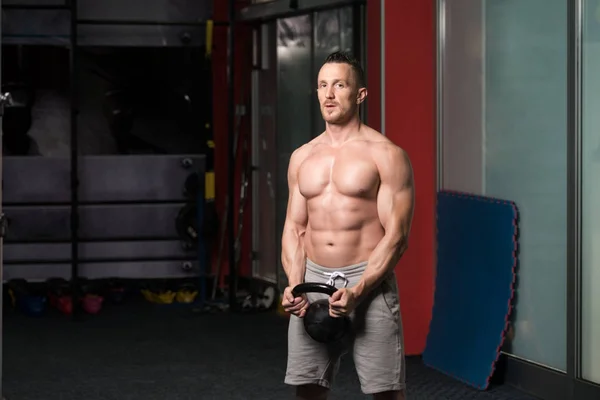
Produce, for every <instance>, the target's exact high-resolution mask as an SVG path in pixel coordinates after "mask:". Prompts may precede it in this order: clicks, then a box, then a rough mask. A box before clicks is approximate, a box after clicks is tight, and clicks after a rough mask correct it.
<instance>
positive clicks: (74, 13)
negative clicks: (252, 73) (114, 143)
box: [2, 0, 237, 316]
mask: <svg viewBox="0 0 600 400" xmlns="http://www.w3.org/2000/svg"><path fill="white" fill-rule="evenodd" d="M65 1H66V3H65V4H40V5H31V4H18V3H17V2H11V3H10V4H4V5H3V6H2V8H3V10H30V11H32V10H38V11H40V10H46V11H52V10H55V11H57V12H64V11H68V12H69V17H70V18H69V29H68V32H69V34H68V42H64V41H62V39H64V35H57V36H56V37H57V38H58V40H59V43H60V44H61V45H67V46H68V47H69V49H70V54H69V64H70V65H69V67H70V79H69V81H70V88H71V94H70V191H71V193H70V228H71V237H70V242H71V243H70V244H71V246H70V252H71V284H72V290H73V295H74V304H73V306H74V310H73V311H74V312H73V314H74V315H75V316H76V315H78V314H79V313H78V312H77V311H78V305H79V302H78V301H76V300H77V299H78V298H79V297H80V282H79V279H80V269H79V259H80V256H79V246H80V232H79V229H80V215H79V206H80V193H79V188H80V182H79V172H80V171H79V155H78V144H79V143H78V137H79V135H78V124H77V119H78V114H79V102H78V79H77V76H78V71H79V62H78V60H79V55H78V53H79V49H80V48H81V47H83V46H86V45H87V44H86V43H83V44H82V43H81V41H80V38H79V36H80V26H115V27H116V26H121V27H126V26H136V27H177V26H188V27H207V26H209V25H210V26H211V28H212V26H213V25H216V26H219V25H220V26H228V27H229V35H228V36H229V38H228V43H227V55H228V57H227V59H228V94H229V96H228V117H229V120H230V121H233V119H234V117H235V116H234V113H235V105H234V100H233V93H234V82H233V79H234V74H233V71H234V54H233V53H234V52H233V46H234V40H233V27H234V24H233V21H234V18H235V0H229V20H228V21H211V20H206V21H160V20H151V19H148V20H142V19H139V20H132V19H118V20H115V19H88V18H85V19H83V18H82V19H79V18H78V16H79V11H80V10H79V3H80V2H79V1H78V0H65ZM59 30H60V29H59ZM181 40H182V42H184V39H181ZM36 42H37V43H39V38H38V39H37V41H36ZM210 44H211V43H209V45H210ZM96 45H98V44H97V43H96ZM107 45H111V46H113V45H114V44H107ZM183 45H186V43H183ZM187 45H190V44H189V43H187ZM209 62H210V61H209ZM228 126H229V129H228V180H227V190H228V192H229V193H233V192H234V170H235V155H234V154H233V137H234V127H233V124H232V123H229V124H228ZM211 130H212V127H211ZM209 147H210V146H209ZM213 158H214V157H208V159H209V160H210V164H209V165H206V171H207V172H212V169H213V165H212V161H213ZM227 212H228V213H229V215H230V216H232V215H233V214H234V207H233V202H232V201H230V202H229V203H228V210H227ZM227 229H228V231H229V232H230V233H231V232H234V230H233V229H234V227H233V218H228V226H227ZM228 242H229V243H228V260H229V265H230V266H234V265H235V261H234V260H235V244H234V235H233V234H229V235H228ZM198 253H199V256H200V254H201V253H202V252H201V251H198ZM202 264H203V263H200V265H202ZM202 273H203V272H202V271H201V274H202ZM236 283H237V271H236V270H235V268H234V267H230V273H229V286H230V290H229V294H230V295H229V303H230V308H231V309H235V308H236V304H237V300H236V291H235V288H236Z"/></svg>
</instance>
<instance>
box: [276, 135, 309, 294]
mask: <svg viewBox="0 0 600 400" xmlns="http://www.w3.org/2000/svg"><path fill="white" fill-rule="evenodd" d="M306 150H307V148H306V147H305V146H303V147H300V148H299V149H297V150H296V151H294V153H293V154H292V156H291V157H290V164H289V167H288V174H287V180H288V190H289V196H288V204H287V212H286V218H285V223H284V226H283V235H282V238H281V263H282V264H283V269H284V271H285V273H286V275H287V278H288V282H289V284H288V286H292V287H293V286H295V285H297V284H299V283H302V282H303V281H304V272H305V268H306V265H305V262H306V253H305V250H304V234H305V232H306V226H307V224H308V212H307V210H306V199H305V198H304V196H302V194H301V193H300V190H299V189H298V169H299V167H300V164H301V163H302V161H304V158H305V157H306Z"/></svg>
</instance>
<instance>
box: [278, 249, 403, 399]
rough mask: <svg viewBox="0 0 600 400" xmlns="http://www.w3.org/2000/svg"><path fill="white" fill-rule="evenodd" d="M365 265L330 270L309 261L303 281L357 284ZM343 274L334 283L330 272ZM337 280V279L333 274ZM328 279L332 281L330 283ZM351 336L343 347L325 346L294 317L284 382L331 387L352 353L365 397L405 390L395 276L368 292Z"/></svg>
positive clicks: (354, 319) (354, 317) (314, 297)
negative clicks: (341, 365) (345, 358)
mask: <svg viewBox="0 0 600 400" xmlns="http://www.w3.org/2000/svg"><path fill="white" fill-rule="evenodd" d="M366 265H367V263H366V262H363V263H360V264H355V265H350V266H348V267H343V268H337V269H331V268H324V267H322V266H320V265H317V264H315V263H313V262H312V261H310V260H307V263H306V274H305V280H304V281H305V282H322V283H329V284H332V283H333V284H334V286H335V287H337V288H341V287H344V284H345V282H346V279H347V287H348V288H350V287H352V286H354V285H356V284H357V283H358V282H359V280H360V278H361V276H362V274H363V272H364V270H365V268H366ZM336 272H337V274H336V275H338V274H339V273H342V274H343V275H344V277H345V279H344V278H341V277H337V278H335V280H334V281H333V282H332V281H331V280H330V278H332V276H331V274H332V273H336ZM333 277H335V275H334V276H333ZM328 281H329V282H328ZM307 297H308V300H309V301H315V300H317V299H322V298H327V297H328V296H327V295H324V294H320V293H307ZM350 319H351V320H352V328H353V329H352V334H351V335H350V337H349V338H348V340H346V341H344V342H343V343H342V344H337V345H325V344H321V343H318V342H316V341H314V340H313V339H312V338H311V337H310V336H308V334H307V333H306V331H305V330H304V325H303V321H302V319H301V318H298V317H296V316H294V315H291V316H290V322H289V328H288V361H287V371H286V375H285V383H286V384H288V385H294V386H298V385H308V384H316V385H320V386H323V387H327V388H330V387H331V385H332V384H333V380H334V377H335V375H336V373H337V371H338V369H339V361H340V357H341V356H342V355H344V354H346V353H347V352H349V351H352V354H353V358H354V365H355V366H356V372H357V374H358V378H359V380H360V385H361V390H362V392H363V393H365V394H373V393H380V392H387V391H396V390H403V389H404V387H405V364H404V349H403V338H402V322H401V318H400V305H399V299H398V286H397V283H396V276H395V274H394V273H391V274H390V275H388V276H387V277H386V278H385V280H384V281H383V282H382V284H381V285H380V286H379V287H378V288H375V289H373V290H372V291H371V293H369V296H368V297H367V298H366V299H365V300H364V301H363V302H362V303H360V304H359V305H358V307H357V308H356V309H355V310H354V312H353V313H352V314H351V315H350Z"/></svg>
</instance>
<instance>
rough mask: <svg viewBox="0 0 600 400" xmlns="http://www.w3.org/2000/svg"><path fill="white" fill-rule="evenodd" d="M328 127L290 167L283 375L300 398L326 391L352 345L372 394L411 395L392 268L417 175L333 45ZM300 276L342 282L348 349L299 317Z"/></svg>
mask: <svg viewBox="0 0 600 400" xmlns="http://www.w3.org/2000/svg"><path fill="white" fill-rule="evenodd" d="M317 93H318V98H319V103H320V107H321V114H322V116H323V118H324V120H325V122H326V128H325V132H324V133H322V134H321V135H320V136H318V137H317V138H315V139H314V140H312V141H310V142H309V143H307V144H305V145H303V146H301V147H299V148H298V149H296V150H295V151H294V153H293V154H292V156H291V158H290V163H289V167H288V184H289V199H288V206H287V216H286V221H285V225H284V229H283V237H282V263H283V268H284V270H285V272H286V274H287V277H288V282H289V286H288V287H287V288H286V289H285V291H284V294H283V300H282V306H283V307H284V309H285V310H286V311H287V312H289V313H291V314H292V315H291V316H290V323H289V330H288V363H287V372H286V377H285V383H286V384H289V385H293V386H296V397H297V399H307V400H313V399H326V398H327V395H328V391H329V388H330V387H331V385H332V383H333V379H334V376H335V374H336V372H337V370H338V365H339V358H340V357H341V355H342V354H343V353H345V352H346V351H347V350H352V351H353V356H354V364H355V366H356V370H357V373H358V376H359V380H360V384H361V390H362V391H363V393H365V394H372V395H373V397H374V399H378V400H379V399H380V400H384V399H386V400H387V399H393V400H398V399H405V381H404V378H405V365H404V350H403V337H402V324H401V319H400V306H399V299H398V288H397V284H396V277H395V274H394V267H395V266H396V264H397V262H398V261H399V259H400V257H401V256H402V254H403V253H404V251H405V250H406V248H407V243H408V235H409V231H410V226H411V222H412V215H413V203H414V194H413V174H412V168H411V165H410V161H409V158H408V156H407V155H406V153H405V152H404V151H403V150H402V149H400V148H399V147H397V146H395V145H394V144H393V143H392V142H391V141H390V140H388V139H387V138H386V137H385V136H383V135H381V134H380V133H379V132H377V131H375V130H374V129H371V128H369V127H368V126H366V125H364V124H362V123H361V121H360V117H359V106H360V104H361V103H362V102H363V101H364V100H365V99H366V97H367V89H366V88H365V81H364V73H363V71H362V68H361V67H360V65H359V64H358V63H357V62H356V60H354V59H353V58H352V57H351V56H348V55H347V54H344V53H333V54H331V55H330V56H329V57H328V58H327V59H326V60H325V63H324V65H323V66H322V68H321V70H320V71H319V76H318V89H317ZM302 282H324V283H329V284H332V285H334V286H335V287H336V288H338V290H337V292H336V293H335V294H333V296H331V298H330V299H329V303H330V311H329V312H330V315H331V316H333V317H339V316H344V315H346V316H349V317H350V318H351V320H352V321H353V340H352V345H351V347H352V348H351V349H342V348H340V346H337V347H334V346H326V345H323V344H320V343H317V342H315V341H314V340H312V339H311V338H310V337H309V336H308V335H307V334H306V331H305V330H304V326H303V323H302V317H303V316H304V313H305V310H306V308H307V306H308V304H310V302H311V301H315V300H316V299H319V298H324V297H327V296H325V295H323V294H317V293H308V294H306V295H303V296H301V297H297V298H294V296H293V295H292V288H293V287H294V286H295V285H297V284H299V283H302Z"/></svg>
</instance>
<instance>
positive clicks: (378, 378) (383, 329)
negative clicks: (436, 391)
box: [354, 274, 406, 394]
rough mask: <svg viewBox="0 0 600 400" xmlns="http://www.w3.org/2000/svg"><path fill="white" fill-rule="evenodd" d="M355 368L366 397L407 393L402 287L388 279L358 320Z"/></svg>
mask: <svg viewBox="0 0 600 400" xmlns="http://www.w3.org/2000/svg"><path fill="white" fill-rule="evenodd" d="M354 328H355V339H354V364H355V366H356V372H357V374H358V377H359V380H360V384H361V389H362V391H363V392H364V393H365V394H374V393H380V392H387V391H397V390H403V389H404V387H405V375H406V372H405V362H404V343H403V335H402V321H401V318H400V304H399V299H398V287H397V284H396V277H395V275H394V274H392V275H390V277H388V278H386V279H385V280H384V282H383V283H382V284H381V286H380V287H379V288H377V289H375V290H374V291H373V295H372V296H370V298H369V299H368V300H367V301H365V303H363V304H361V305H360V306H359V307H358V308H357V310H356V314H355V316H354Z"/></svg>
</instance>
